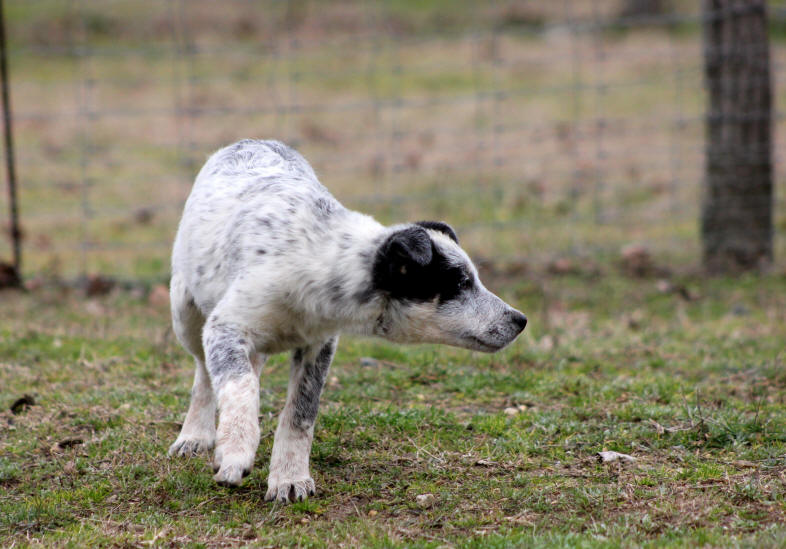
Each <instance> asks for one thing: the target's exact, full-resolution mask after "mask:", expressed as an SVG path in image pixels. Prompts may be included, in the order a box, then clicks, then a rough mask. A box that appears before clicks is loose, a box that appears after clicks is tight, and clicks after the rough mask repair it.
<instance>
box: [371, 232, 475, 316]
mask: <svg viewBox="0 0 786 549" xmlns="http://www.w3.org/2000/svg"><path fill="white" fill-rule="evenodd" d="M372 283H373V286H374V288H375V289H376V290H378V291H382V292H385V293H387V294H388V295H390V297H392V298H394V299H401V300H409V301H419V302H423V301H431V300H433V299H435V298H439V302H440V303H443V302H445V301H450V300H451V299H455V298H456V297H457V296H458V295H459V294H461V293H462V292H464V291H466V290H469V289H471V287H472V285H473V283H474V279H473V277H472V275H471V274H470V273H469V272H468V271H467V269H466V267H464V266H462V265H454V264H452V263H451V262H450V261H449V260H448V258H447V257H445V256H444V255H443V254H442V253H441V252H440V251H439V248H437V246H435V245H434V243H433V242H432V241H431V238H430V237H429V235H428V233H427V232H426V230H425V229H424V228H422V227H421V226H419V225H415V226H412V227H408V228H406V229H402V230H401V231H397V232H396V233H394V234H392V235H391V236H390V237H389V238H388V239H387V240H386V241H385V242H384V243H383V244H382V246H380V248H379V250H378V252H377V256H376V258H375V260H374V266H373V269H372Z"/></svg>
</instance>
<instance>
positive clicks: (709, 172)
mask: <svg viewBox="0 0 786 549" xmlns="http://www.w3.org/2000/svg"><path fill="white" fill-rule="evenodd" d="M704 69H705V76H706V84H707V88H708V92H709V108H708V110H707V114H706V138H707V146H706V163H705V188H704V197H703V204H702V215H701V234H702V241H703V259H704V267H705V268H706V269H707V270H708V271H709V272H711V273H733V272H739V271H743V270H750V269H755V268H761V267H765V266H767V265H768V264H770V263H771V262H772V253H773V252H772V241H773V221H772V209H773V161H772V80H771V77H770V51H769V41H768V35H767V5H766V1H765V0H704Z"/></svg>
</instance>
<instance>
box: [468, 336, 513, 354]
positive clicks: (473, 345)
mask: <svg viewBox="0 0 786 549" xmlns="http://www.w3.org/2000/svg"><path fill="white" fill-rule="evenodd" d="M462 339H463V340H464V341H466V342H467V343H468V345H466V347H467V348H468V349H471V350H473V351H482V352H484V353H495V352H497V351H499V350H500V349H502V348H503V347H504V346H505V345H507V344H508V343H509V342H489V341H485V340H483V339H480V338H479V337H477V336H474V335H466V336H464V337H463V338H462Z"/></svg>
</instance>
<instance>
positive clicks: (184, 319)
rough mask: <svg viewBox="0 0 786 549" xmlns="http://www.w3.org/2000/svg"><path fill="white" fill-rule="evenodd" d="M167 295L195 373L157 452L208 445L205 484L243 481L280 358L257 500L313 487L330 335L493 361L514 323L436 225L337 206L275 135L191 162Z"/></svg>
mask: <svg viewBox="0 0 786 549" xmlns="http://www.w3.org/2000/svg"><path fill="white" fill-rule="evenodd" d="M170 295H171V306H172V323H173V328H174V332H175V334H176V336H177V338H178V340H179V341H180V343H181V344H182V345H183V347H184V348H185V349H186V350H187V351H188V352H189V353H190V354H191V355H193V357H194V360H195V362H196V372H195V374H194V384H193V388H192V390H191V402H190V405H189V408H188V412H187V413H186V418H185V421H184V422H183V427H182V430H181V432H180V435H179V436H178V437H177V440H176V441H175V442H174V444H172V446H171V447H170V449H169V455H170V456H193V455H196V454H199V453H202V452H208V451H210V450H211V449H213V448H215V454H214V460H213V469H214V472H215V476H214V479H215V480H216V482H218V483H219V484H222V485H238V484H240V482H241V481H242V479H243V477H245V476H246V475H248V474H249V473H250V471H251V468H252V466H253V464H254V457H255V454H256V450H257V446H258V445H259V423H258V411H259V376H260V372H261V369H262V366H263V363H264V362H265V358H266V357H267V356H268V355H270V354H274V353H280V352H283V351H290V350H291V351H292V363H291V368H290V376H289V387H288V391H287V399H286V405H285V406H284V409H283V411H282V412H281V415H280V418H279V423H278V428H277V429H276V434H275V438H274V442H273V452H272V456H271V461H270V474H269V477H268V490H267V493H266V495H265V499H266V500H267V501H272V500H278V501H281V502H290V501H295V500H303V499H305V498H306V497H307V496H309V495H314V494H315V491H316V488H315V485H314V480H313V479H312V478H311V474H310V472H309V454H310V452H311V443H312V439H313V434H314V421H315V419H316V416H317V409H318V407H319V397H320V393H321V391H322V388H323V386H324V384H325V378H326V376H327V372H328V367H329V366H330V363H331V361H332V359H333V354H334V353H335V350H336V344H337V342H338V336H339V333H341V332H345V333H353V334H360V335H373V336H379V337H382V338H385V339H387V340H390V341H394V342H400V343H423V342H430V343H444V344H447V345H453V346H457V347H463V348H467V349H474V350H478V351H485V352H494V351H497V350H499V349H501V348H503V347H505V346H506V345H508V344H509V343H511V342H512V341H513V340H514V339H515V338H516V337H517V336H518V335H519V333H521V332H522V330H523V329H524V327H525V326H526V324H527V318H526V317H525V316H524V315H523V314H522V313H521V312H519V311H517V310H515V309H514V308H512V307H510V306H509V305H507V304H506V303H505V302H503V301H502V300H501V299H500V298H498V297H497V296H495V295H494V294H492V293H491V292H490V291H488V290H487V289H486V288H485V287H484V286H483V284H481V282H480V280H479V279H478V274H477V270H476V269H475V267H474V265H473V264H472V261H471V260H470V259H469V257H468V256H467V254H466V253H465V252H464V251H463V250H462V249H461V247H459V244H458V238H457V237H456V233H455V232H454V231H453V229H452V228H451V227H450V226H449V225H447V224H445V223H443V222H439V221H421V222H417V223H406V224H401V225H394V226H391V227H385V226H383V225H381V224H379V223H378V222H376V221H375V220H374V219H373V218H371V217H369V216H367V215H364V214H361V213H358V212H355V211H352V210H349V209H347V208H345V207H344V206H342V205H341V204H340V203H339V202H338V201H337V200H336V199H335V198H334V197H333V196H332V195H331V194H330V193H329V192H328V190H327V189H326V188H325V187H323V186H322V184H321V183H320V182H319V180H318V179H317V176H316V175H315V173H314V170H313V169H312V168H311V166H310V165H309V163H308V162H307V161H306V160H305V159H304V158H303V157H302V156H301V155H300V154H299V153H297V152H296V151H294V150H293V149H291V148H289V147H287V146H286V145H284V144H283V143H281V142H279V141H261V140H252V139H247V140H243V141H239V142H238V143H235V144H233V145H230V146H228V147H225V148H223V149H221V150H219V151H217V152H216V153H214V154H213V155H212V156H211V157H210V158H209V159H208V161H207V162H206V163H205V165H204V167H203V168H202V169H201V171H200V172H199V174H198V176H197V178H196V181H195V183H194V186H193V189H192V191H191V194H190V196H189V197H188V199H187V201H186V204H185V208H184V211H183V216H182V219H181V221H180V225H179V227H178V230H177V236H176V237H175V242H174V246H173V252H172V279H171V285H170ZM216 410H218V429H216V423H215V420H216Z"/></svg>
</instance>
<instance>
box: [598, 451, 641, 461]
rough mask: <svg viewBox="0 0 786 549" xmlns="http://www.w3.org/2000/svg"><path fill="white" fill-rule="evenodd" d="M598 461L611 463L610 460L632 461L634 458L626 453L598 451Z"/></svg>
mask: <svg viewBox="0 0 786 549" xmlns="http://www.w3.org/2000/svg"><path fill="white" fill-rule="evenodd" d="M597 456H598V461H600V462H601V463H611V462H612V461H627V462H631V463H632V462H634V461H636V458H635V457H633V456H629V455H628V454H621V453H619V452H598V453H597Z"/></svg>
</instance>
